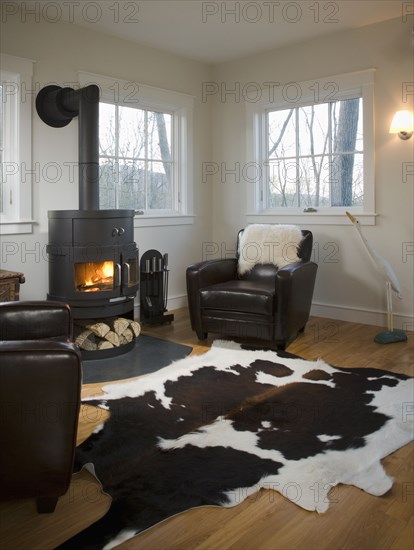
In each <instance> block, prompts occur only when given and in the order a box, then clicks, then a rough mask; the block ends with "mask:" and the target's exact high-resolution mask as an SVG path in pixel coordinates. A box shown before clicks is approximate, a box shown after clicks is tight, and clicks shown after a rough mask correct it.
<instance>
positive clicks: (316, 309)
mask: <svg viewBox="0 0 414 550" xmlns="http://www.w3.org/2000/svg"><path fill="white" fill-rule="evenodd" d="M187 305H188V302H187V295H186V294H182V295H179V296H171V297H169V298H168V304H167V307H168V310H169V311H171V310H173V309H180V308H182V307H187ZM134 311H135V318H136V319H139V303H138V304H135V308H134ZM311 315H313V316H314V317H325V318H327V319H336V320H338V321H349V322H351V323H361V324H363V325H374V326H378V327H386V326H387V313H386V312H385V311H376V310H369V309H362V308H356V307H348V306H334V305H330V304H322V303H319V302H314V303H313V304H312V308H311ZM394 328H396V329H402V330H405V331H414V315H413V316H410V315H401V314H398V313H394Z"/></svg>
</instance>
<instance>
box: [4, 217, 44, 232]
mask: <svg viewBox="0 0 414 550" xmlns="http://www.w3.org/2000/svg"><path fill="white" fill-rule="evenodd" d="M35 223H36V222H35V221H34V220H18V221H1V222H0V233H1V234H2V235H25V234H28V233H33V225H34V224H35Z"/></svg>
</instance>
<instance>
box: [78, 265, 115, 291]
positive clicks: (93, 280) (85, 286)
mask: <svg viewBox="0 0 414 550" xmlns="http://www.w3.org/2000/svg"><path fill="white" fill-rule="evenodd" d="M113 284H114V262H108V261H107V262H86V263H80V264H75V285H76V290H78V291H79V292H102V291H105V290H112V289H113Z"/></svg>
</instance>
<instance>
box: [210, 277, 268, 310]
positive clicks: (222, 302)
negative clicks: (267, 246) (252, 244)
mask: <svg viewBox="0 0 414 550" xmlns="http://www.w3.org/2000/svg"><path fill="white" fill-rule="evenodd" d="M200 294H201V307H202V308H204V309H217V310H223V309H224V310H226V311H240V312H244V313H253V314H257V315H273V314H274V309H275V284H274V279H273V282H270V283H269V282H267V281H265V282H261V283H259V284H258V283H257V281H249V280H243V279H239V280H237V279H236V280H233V281H227V282H225V283H219V284H216V285H211V286H209V287H207V288H202V289H201V290H200Z"/></svg>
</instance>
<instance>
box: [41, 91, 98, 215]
mask: <svg viewBox="0 0 414 550" xmlns="http://www.w3.org/2000/svg"><path fill="white" fill-rule="evenodd" d="M99 95H100V94H99V88H98V86H96V85H95V84H91V85H90V86H85V87H84V88H80V89H78V90H74V89H73V88H62V87H60V86H54V85H51V86H46V87H45V88H42V89H41V90H40V92H39V93H38V94H37V97H36V110H37V114H38V115H39V117H40V118H41V119H42V120H43V122H44V123H45V124H47V125H48V126H52V127H53V128H63V127H64V126H67V125H68V124H69V123H70V122H71V120H72V119H73V118H75V117H77V116H78V117H79V209H80V210H99Z"/></svg>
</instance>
